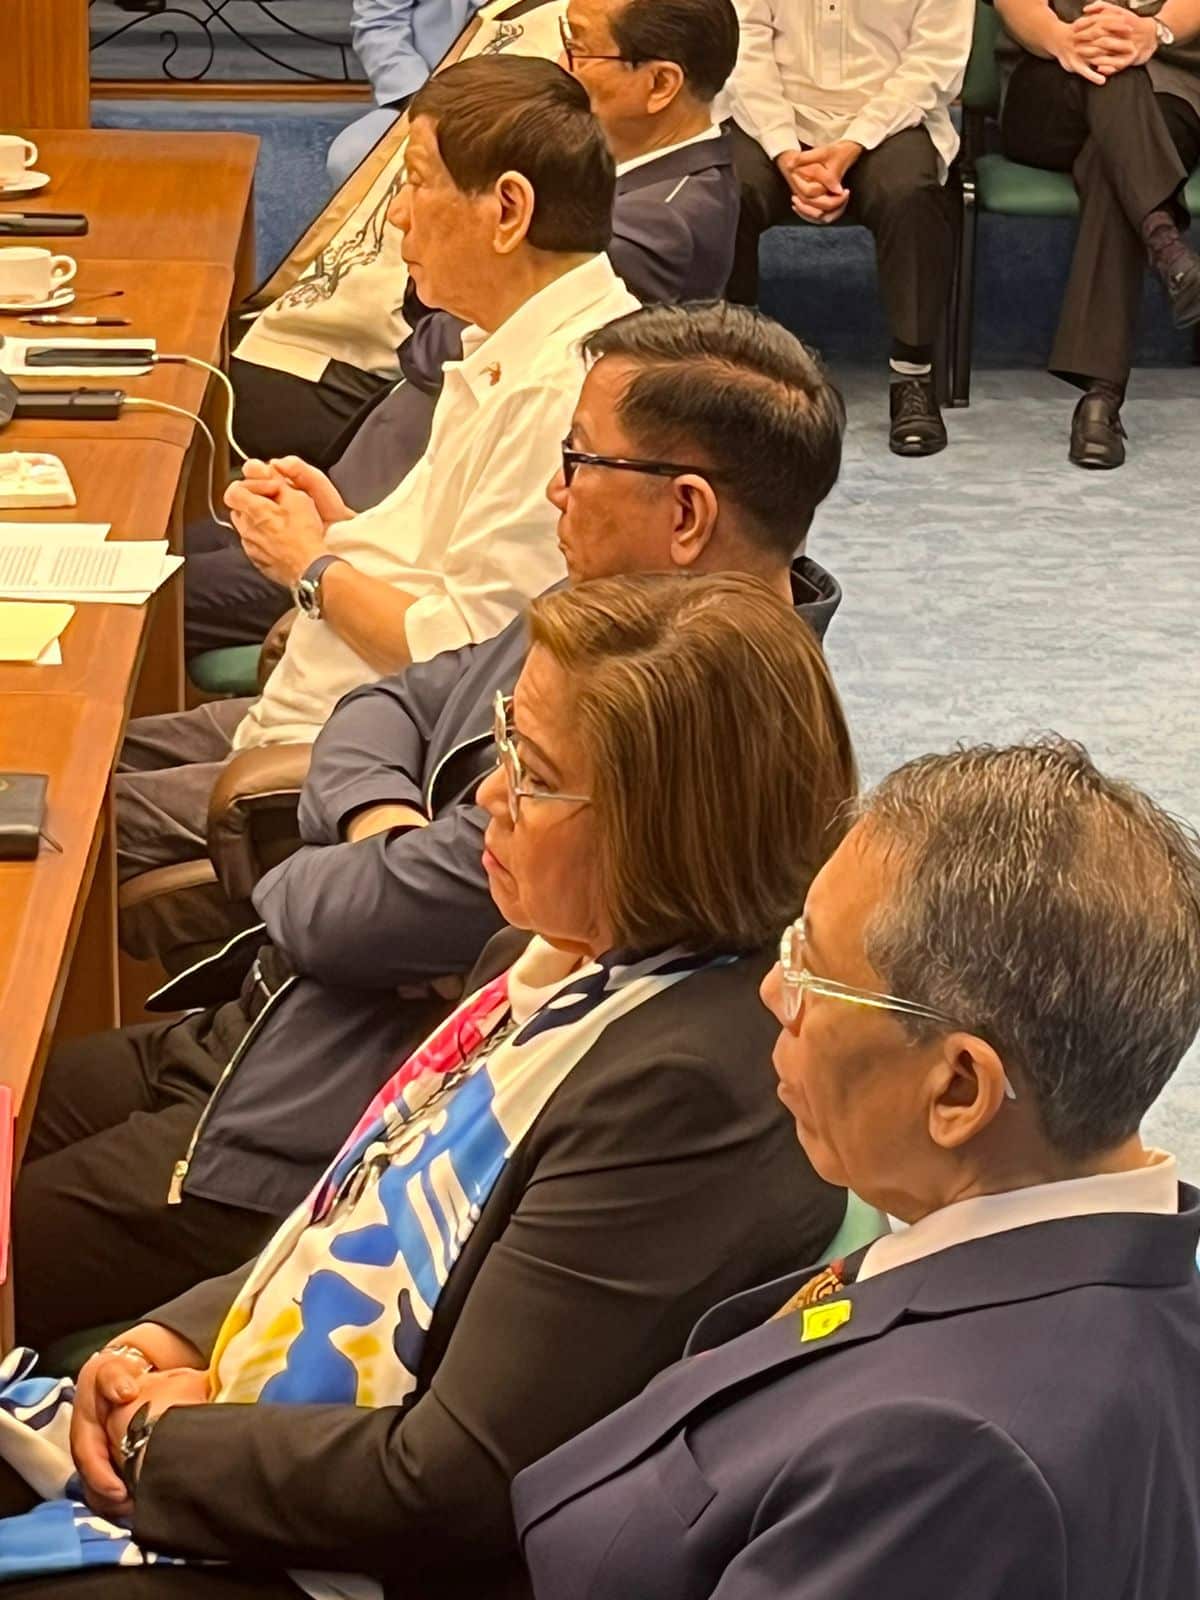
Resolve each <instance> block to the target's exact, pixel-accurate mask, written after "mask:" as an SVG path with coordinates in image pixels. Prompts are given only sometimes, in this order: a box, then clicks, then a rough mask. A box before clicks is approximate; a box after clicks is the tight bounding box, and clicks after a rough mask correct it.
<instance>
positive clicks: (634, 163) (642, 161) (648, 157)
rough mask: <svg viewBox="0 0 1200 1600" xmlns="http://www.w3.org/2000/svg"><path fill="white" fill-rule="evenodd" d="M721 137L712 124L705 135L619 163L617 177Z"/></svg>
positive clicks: (648, 151)
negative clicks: (677, 151) (690, 146)
mask: <svg viewBox="0 0 1200 1600" xmlns="http://www.w3.org/2000/svg"><path fill="white" fill-rule="evenodd" d="M720 137H721V130H720V128H718V127H717V126H716V125H715V124H710V126H709V127H707V128H705V130H704V132H703V133H694V134H693V135H692V137H691V138H690V139H680V140H679V142H678V143H677V144H665V145H663V147H662V149H661V150H647V151H646V153H645V155H644V156H630V158H629V160H628V161H618V162H617V177H618V178H623V177H624V176H625V174H626V173H627V172H636V171H637V169H638V168H639V167H644V166H645V165H646V164H647V163H648V162H650V161H661V160H662V158H663V156H673V155H674V154H675V152H676V150H686V149H687V148H688V146H689V145H692V144H703V143H704V142H705V140H706V139H719V138H720Z"/></svg>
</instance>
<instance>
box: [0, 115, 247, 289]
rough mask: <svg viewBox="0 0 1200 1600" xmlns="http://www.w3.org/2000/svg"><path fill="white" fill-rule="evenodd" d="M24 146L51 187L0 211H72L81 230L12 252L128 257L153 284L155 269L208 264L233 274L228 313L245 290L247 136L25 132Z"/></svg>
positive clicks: (0, 207) (7, 204)
mask: <svg viewBox="0 0 1200 1600" xmlns="http://www.w3.org/2000/svg"><path fill="white" fill-rule="evenodd" d="M34 142H35V144H36V145H37V147H38V160H37V170H38V171H39V172H48V173H49V174H50V179H51V182H50V184H49V186H48V187H47V188H45V189H43V190H42V191H41V193H40V194H36V195H26V196H24V197H23V198H22V199H19V200H17V199H10V200H5V201H0V212H3V211H82V212H83V213H84V214H85V215H86V216H87V218H88V221H89V224H90V227H89V231H88V232H87V233H86V234H84V235H83V237H82V238H79V239H69V238H67V239H64V238H58V239H53V240H51V239H46V240H37V239H29V240H25V239H22V240H21V241H20V242H21V243H22V244H25V243H29V244H39V243H44V244H45V245H46V247H47V248H48V249H53V250H64V251H66V252H67V253H68V254H69V255H73V256H74V257H75V259H76V260H77V261H89V260H114V259H122V258H133V259H136V260H138V261H139V262H142V263H144V264H145V267H146V270H147V272H148V273H149V274H151V275H155V276H157V275H159V274H160V273H161V272H162V271H163V266H162V264H163V263H165V262H170V263H172V264H174V263H175V262H180V261H207V262H215V263H216V264H217V265H219V266H223V267H231V268H232V269H233V274H234V285H233V303H234V304H235V305H236V304H238V303H239V302H240V301H241V300H242V299H244V298H245V296H246V295H248V294H249V293H250V291H251V289H253V288H254V229H253V226H252V221H253V215H254V208H253V186H254V163H255V161H256V159H257V155H258V140H257V139H256V138H254V137H253V136H252V135H251V134H248V133H148V132H140V131H137V132H133V131H129V130H127V129H120V128H89V129H86V130H83V131H72V132H69V133H67V132H48V133H35V134H34ZM248 219H249V222H250V225H248ZM11 242H16V241H11Z"/></svg>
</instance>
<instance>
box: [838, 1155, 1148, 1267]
mask: <svg viewBox="0 0 1200 1600" xmlns="http://www.w3.org/2000/svg"><path fill="white" fill-rule="evenodd" d="M1146 1154H1147V1157H1148V1160H1147V1164H1146V1165H1145V1166H1144V1167H1137V1168H1135V1169H1134V1170H1132V1171H1129V1172H1105V1173H1100V1174H1098V1175H1097V1176H1096V1177H1092V1178H1066V1179H1064V1180H1063V1181H1062V1182H1061V1183H1040V1184H1036V1185H1034V1186H1033V1187H1032V1188H1028V1189H1010V1190H1008V1191H1007V1192H1006V1193H1004V1194H985V1195H979V1196H977V1197H976V1198H975V1199H972V1200H959V1201H957V1202H956V1203H955V1204H954V1205H950V1206H943V1207H942V1209H941V1210H940V1211H931V1212H930V1213H929V1215H928V1216H927V1217H922V1218H921V1220H920V1222H914V1223H913V1225H912V1227H911V1228H905V1227H903V1225H901V1226H900V1231H899V1232H897V1233H885V1234H884V1236H883V1237H882V1238H881V1239H876V1241H875V1243H874V1244H873V1245H872V1246H871V1248H870V1249H869V1250H868V1251H867V1253H866V1255H865V1256H864V1257H863V1261H862V1265H861V1266H860V1267H859V1271H858V1282H859V1283H862V1282H863V1280H864V1279H866V1278H873V1277H876V1276H877V1275H878V1274H879V1273H881V1272H890V1271H891V1269H892V1268H893V1267H904V1266H908V1265H909V1263H910V1262H913V1261H921V1260H923V1259H924V1257H925V1256H930V1255H933V1254H934V1253H935V1251H938V1250H948V1249H949V1248H950V1247H951V1246H952V1245H956V1244H966V1243H967V1242H968V1241H969V1240H972V1239H986V1238H988V1237H989V1236H990V1235H991V1234H994V1233H1007V1232H1008V1231H1009V1230H1010V1229H1012V1228H1028V1227H1031V1226H1032V1225H1033V1224H1035V1223H1038V1222H1059V1221H1062V1220H1063V1219H1064V1218H1065V1217H1087V1216H1099V1215H1104V1214H1107V1213H1110V1212H1118V1211H1145V1212H1154V1213H1157V1214H1159V1215H1163V1216H1173V1215H1174V1214H1175V1213H1177V1212H1178V1210H1179V1175H1178V1172H1177V1170H1176V1162H1175V1157H1174V1156H1172V1155H1167V1154H1166V1152H1165V1151H1162V1150H1148V1151H1147V1152H1146Z"/></svg>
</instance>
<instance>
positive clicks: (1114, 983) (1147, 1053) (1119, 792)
mask: <svg viewBox="0 0 1200 1600" xmlns="http://www.w3.org/2000/svg"><path fill="white" fill-rule="evenodd" d="M859 814H860V816H861V818H862V820H863V821H864V823H865V824H866V826H867V828H868V829H869V830H870V831H871V832H872V833H874V832H875V830H878V834H879V837H880V839H881V841H882V842H883V843H884V845H885V846H886V847H887V848H888V849H889V851H892V850H894V857H895V863H896V867H897V870H898V883H897V888H896V893H895V896H894V898H893V899H892V900H891V901H890V902H889V903H888V904H887V905H885V906H884V907H882V908H881V909H880V910H879V911H878V912H877V913H876V915H875V917H874V918H873V920H872V923H871V925H870V927H869V929H868V931H867V956H868V959H869V960H870V962H871V964H872V966H873V967H875V969H876V971H878V972H879V973H880V975H881V976H882V977H883V978H884V979H885V980H886V982H887V986H888V988H889V989H890V990H891V991H892V993H894V994H902V995H905V996H906V997H907V998H910V999H913V1000H919V1001H922V1002H923V1003H924V1004H925V1005H927V1006H931V1007H933V1008H934V1009H936V1010H938V1011H941V1012H944V1013H946V1014H947V1015H949V1016H951V1017H955V1018H958V1019H961V1022H962V1025H963V1027H964V1028H966V1029H968V1030H969V1031H971V1032H974V1033H977V1034H979V1035H980V1036H981V1037H983V1038H985V1039H987V1040H988V1041H989V1042H990V1043H991V1044H992V1045H993V1046H994V1047H995V1048H996V1049H997V1050H998V1051H999V1052H1000V1053H1001V1055H1002V1056H1003V1057H1004V1059H1005V1063H1006V1065H1015V1066H1016V1067H1017V1068H1018V1069H1019V1074H1020V1078H1021V1080H1022V1081H1021V1082H1019V1083H1018V1093H1021V1092H1025V1093H1031V1094H1032V1095H1033V1097H1034V1098H1035V1100H1036V1102H1037V1106H1038V1109H1039V1113H1040V1117H1041V1122H1042V1127H1043V1130H1044V1133H1045V1136H1046V1138H1047V1139H1048V1140H1049V1142H1050V1143H1051V1144H1052V1145H1054V1146H1055V1147H1056V1148H1057V1149H1058V1150H1060V1151H1061V1152H1062V1153H1063V1154H1065V1155H1068V1156H1071V1157H1077V1158H1078V1157H1086V1156H1090V1155H1094V1154H1096V1153H1098V1152H1100V1151H1104V1150H1108V1149H1111V1148H1113V1147H1114V1146H1115V1145H1117V1144H1119V1143H1120V1142H1121V1141H1122V1140H1124V1139H1127V1138H1129V1137H1130V1135H1132V1134H1133V1133H1135V1132H1136V1131H1137V1128H1138V1125H1139V1123H1140V1122H1141V1119H1142V1116H1143V1115H1144V1113H1145V1111H1146V1110H1147V1108H1148V1107H1149V1106H1150V1105H1151V1104H1152V1103H1153V1101H1154V1100H1155V1099H1156V1097H1157V1096H1158V1094H1159V1093H1160V1092H1161V1090H1162V1088H1163V1085H1164V1084H1165V1083H1166V1082H1167V1079H1168V1078H1169V1077H1170V1076H1171V1074H1172V1072H1174V1070H1175V1068H1176V1067H1177V1066H1178V1065H1179V1062H1180V1060H1181V1059H1182V1057H1183V1055H1184V1052H1185V1051H1186V1050H1187V1048H1188V1045H1189V1044H1190V1043H1191V1041H1192V1039H1193V1038H1194V1037H1195V1035H1196V1032H1197V1030H1198V1029H1200V840H1198V839H1197V836H1196V834H1195V832H1194V831H1193V830H1191V829H1190V828H1188V827H1187V826H1186V825H1185V824H1183V823H1181V822H1179V821H1177V820H1176V819H1175V818H1174V817H1172V816H1170V815H1169V814H1168V813H1167V812H1165V811H1164V810H1162V808H1161V807H1160V806H1158V805H1156V804H1155V803H1154V801H1153V800H1151V799H1150V798H1149V797H1148V796H1147V795H1146V794H1144V793H1142V792H1141V791H1140V790H1139V789H1136V788H1134V787H1133V785H1131V784H1128V783H1124V782H1121V781H1118V780H1116V779H1113V778H1107V777H1105V776H1104V775H1103V774H1102V773H1100V772H1098V771H1097V769H1096V767H1095V766H1094V765H1093V763H1092V761H1091V758H1090V757H1089V756H1088V753H1087V751H1086V750H1084V749H1083V747H1082V746H1081V745H1078V744H1074V743H1071V742H1069V741H1068V740H1065V739H1061V738H1058V737H1057V736H1053V735H1051V736H1047V737H1046V738H1043V739H1039V740H1036V741H1034V742H1032V743H1030V744H1026V745H1015V746H1013V747H1011V748H1008V749H996V748H993V747H992V746H989V745H981V746H978V747H976V748H974V749H958V750H955V751H953V752H951V753H950V754H949V755H928V756H921V757H919V758H918V759H917V760H915V761H910V762H908V763H907V764H906V765H905V766H902V767H900V768H899V769H898V770H897V771H895V772H893V773H892V774H891V775H890V776H889V777H887V778H885V779H884V780H883V782H882V783H881V784H880V785H879V787H878V788H877V789H876V790H875V792H874V793H873V794H871V795H868V796H867V797H866V798H865V800H864V801H863V802H862V803H861V808H860V813H859ZM920 1029H921V1024H916V1025H915V1026H914V1032H915V1033H917V1034H918V1036H919V1034H920Z"/></svg>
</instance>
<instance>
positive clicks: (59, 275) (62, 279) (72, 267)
mask: <svg viewBox="0 0 1200 1600" xmlns="http://www.w3.org/2000/svg"><path fill="white" fill-rule="evenodd" d="M78 271H79V264H78V262H77V261H76V260H75V258H74V256H52V257H51V258H50V281H51V283H53V284H56V285H57V286H58V287H59V288H61V287H62V285H63V284H64V283H70V281H71V279H72V278H73V277H74V276H75V274H76V273H77V272H78Z"/></svg>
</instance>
